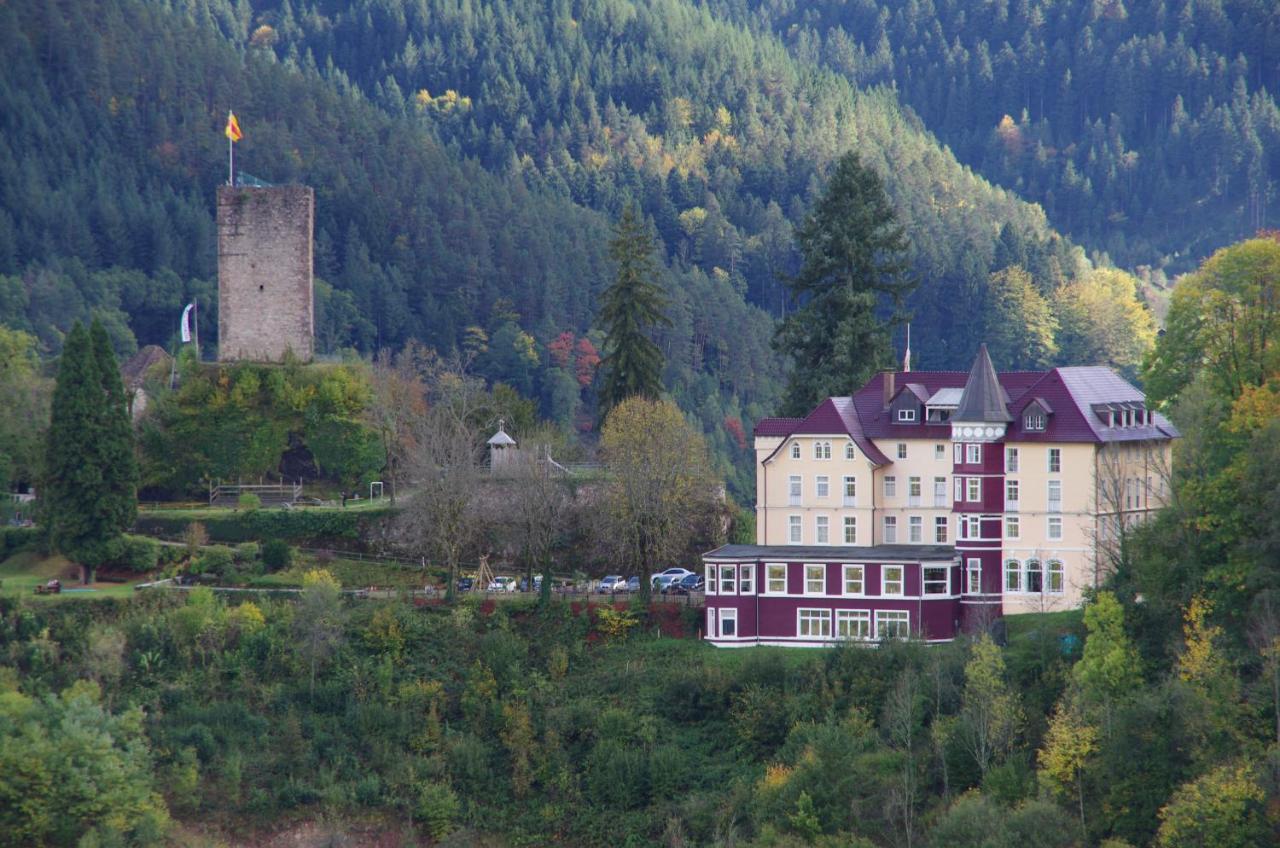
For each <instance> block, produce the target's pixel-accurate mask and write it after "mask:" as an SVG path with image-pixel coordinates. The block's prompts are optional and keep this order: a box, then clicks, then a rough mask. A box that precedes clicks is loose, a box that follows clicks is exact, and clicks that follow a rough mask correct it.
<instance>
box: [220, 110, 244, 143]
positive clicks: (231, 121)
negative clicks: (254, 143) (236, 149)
mask: <svg viewBox="0 0 1280 848" xmlns="http://www.w3.org/2000/svg"><path fill="white" fill-rule="evenodd" d="M224 133H225V134H226V136H227V138H229V139H231V140H232V141H239V140H240V139H242V138H244V133H242V132H240V122H239V121H237V120H236V113H235V112H228V113H227V128H226V130H225V131H224Z"/></svg>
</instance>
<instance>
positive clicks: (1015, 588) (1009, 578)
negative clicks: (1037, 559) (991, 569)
mask: <svg viewBox="0 0 1280 848" xmlns="http://www.w3.org/2000/svg"><path fill="white" fill-rule="evenodd" d="M1004 590H1005V591H1006V592H1021V591H1022V563H1020V562H1018V561H1017V560H1016V559H1010V560H1005V563H1004Z"/></svg>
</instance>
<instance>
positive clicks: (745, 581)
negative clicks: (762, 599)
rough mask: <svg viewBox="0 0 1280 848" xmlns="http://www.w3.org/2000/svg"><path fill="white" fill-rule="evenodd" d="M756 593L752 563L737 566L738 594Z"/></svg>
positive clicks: (754, 572) (754, 571)
mask: <svg viewBox="0 0 1280 848" xmlns="http://www.w3.org/2000/svg"><path fill="white" fill-rule="evenodd" d="M755 593H756V567H755V566H754V565H740V566H738V594H739V595H754V594H755Z"/></svg>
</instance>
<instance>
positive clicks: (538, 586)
mask: <svg viewBox="0 0 1280 848" xmlns="http://www.w3.org/2000/svg"><path fill="white" fill-rule="evenodd" d="M520 591H521V592H528V591H529V578H528V577H521V578H520ZM533 591H535V592H540V591H542V575H541V574H535V575H533Z"/></svg>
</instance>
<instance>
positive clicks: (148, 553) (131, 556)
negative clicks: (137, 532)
mask: <svg viewBox="0 0 1280 848" xmlns="http://www.w3.org/2000/svg"><path fill="white" fill-rule="evenodd" d="M159 563H160V543H159V542H157V541H156V540H155V539H148V538H146V537H145V536H125V537H124V539H123V540H122V541H121V544H120V556H119V558H118V559H117V561H116V564H117V565H119V566H120V567H121V568H124V569H126V570H128V571H135V572H142V571H154V570H155V568H156V566H157V565H158V564H159Z"/></svg>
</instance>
